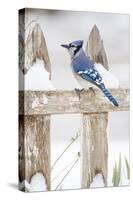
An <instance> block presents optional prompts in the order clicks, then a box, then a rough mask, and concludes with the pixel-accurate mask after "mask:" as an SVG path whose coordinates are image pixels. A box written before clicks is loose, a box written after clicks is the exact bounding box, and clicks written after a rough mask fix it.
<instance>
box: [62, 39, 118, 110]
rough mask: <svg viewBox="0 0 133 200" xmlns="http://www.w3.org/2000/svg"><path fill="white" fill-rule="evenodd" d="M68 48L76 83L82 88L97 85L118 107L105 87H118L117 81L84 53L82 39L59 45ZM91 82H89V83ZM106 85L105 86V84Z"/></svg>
mask: <svg viewBox="0 0 133 200" xmlns="http://www.w3.org/2000/svg"><path fill="white" fill-rule="evenodd" d="M61 46H62V47H65V48H66V49H68V52H69V54H70V57H71V65H72V69H73V74H74V76H75V78H76V79H77V81H78V83H79V84H80V85H81V86H82V87H83V88H88V87H90V86H91V84H93V85H95V86H97V87H98V88H99V89H101V91H102V92H103V93H104V95H105V96H106V97H107V98H108V99H109V101H110V102H111V103H112V104H113V105H114V106H117V107H118V103H117V101H116V99H115V98H114V97H113V96H112V94H111V93H110V92H109V90H108V89H107V88H118V86H119V83H118V80H117V79H116V77H115V76H114V75H113V74H111V73H110V72H108V71H107V70H106V69H105V68H104V67H103V66H102V65H101V64H96V63H93V62H92V61H91V60H90V58H89V57H88V56H87V55H86V54H85V52H84V50H83V48H82V46H83V41H82V40H78V41H74V42H71V43H70V44H68V45H67V44H65V45H61ZM90 83H91V84H90ZM105 85H106V86H105Z"/></svg>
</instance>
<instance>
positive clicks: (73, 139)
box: [51, 134, 80, 171]
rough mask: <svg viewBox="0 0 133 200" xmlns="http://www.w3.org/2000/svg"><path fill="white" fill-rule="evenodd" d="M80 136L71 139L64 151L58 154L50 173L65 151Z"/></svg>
mask: <svg viewBox="0 0 133 200" xmlns="http://www.w3.org/2000/svg"><path fill="white" fill-rule="evenodd" d="M79 136H80V134H79V135H78V134H77V135H76V137H75V138H72V142H71V143H70V144H69V145H68V146H67V147H66V148H65V149H64V151H63V152H62V153H61V154H60V156H59V157H58V158H57V159H56V161H55V162H54V164H53V165H52V167H51V171H52V170H53V168H54V166H55V165H56V163H57V162H58V160H59V159H60V158H61V157H62V156H63V154H64V153H65V152H66V151H67V149H68V148H69V147H70V146H71V145H72V144H73V143H74V142H75V141H76V140H77V138H78V137H79Z"/></svg>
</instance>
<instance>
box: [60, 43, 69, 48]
mask: <svg viewBox="0 0 133 200" xmlns="http://www.w3.org/2000/svg"><path fill="white" fill-rule="evenodd" d="M61 46H62V47H64V48H66V49H68V48H69V45H68V44H61Z"/></svg>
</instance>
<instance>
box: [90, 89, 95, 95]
mask: <svg viewBox="0 0 133 200" xmlns="http://www.w3.org/2000/svg"><path fill="white" fill-rule="evenodd" d="M89 90H90V91H92V92H93V95H95V90H94V88H93V87H89Z"/></svg>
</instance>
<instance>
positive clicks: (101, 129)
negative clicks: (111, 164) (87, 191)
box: [81, 113, 108, 188]
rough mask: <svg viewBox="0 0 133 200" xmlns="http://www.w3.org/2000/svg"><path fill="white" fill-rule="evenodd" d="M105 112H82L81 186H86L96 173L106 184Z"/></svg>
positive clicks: (106, 145)
mask: <svg viewBox="0 0 133 200" xmlns="http://www.w3.org/2000/svg"><path fill="white" fill-rule="evenodd" d="M107 123H108V115H107V113H100V114H95V113H93V114H89V115H88V114H84V115H83V134H82V151H81V152H82V153H81V159H82V162H81V163H82V170H81V171H82V183H81V187H82V188H88V187H89V186H90V184H91V182H92V181H93V178H94V177H95V175H96V174H98V173H100V174H101V175H102V176H103V181H104V183H105V186H106V185H107V161H108V141H107V132H106V128H107Z"/></svg>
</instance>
